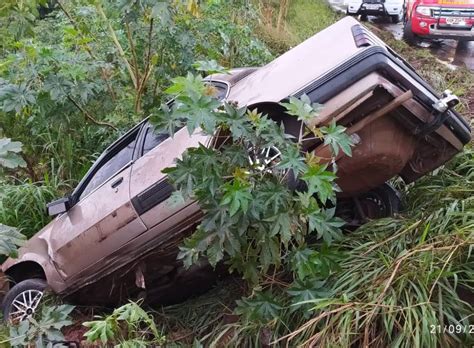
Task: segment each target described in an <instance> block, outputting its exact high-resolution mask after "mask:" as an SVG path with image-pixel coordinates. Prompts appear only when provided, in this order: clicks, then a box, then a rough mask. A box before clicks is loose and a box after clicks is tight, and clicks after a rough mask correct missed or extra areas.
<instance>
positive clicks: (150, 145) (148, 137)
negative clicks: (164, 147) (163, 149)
mask: <svg viewBox="0 0 474 348" xmlns="http://www.w3.org/2000/svg"><path fill="white" fill-rule="evenodd" d="M168 137H169V135H168V134H166V133H157V132H155V128H154V127H153V126H152V125H148V128H147V130H146V134H145V140H144V141H143V153H142V155H144V154H146V153H147V152H149V151H151V150H152V149H154V148H155V147H157V146H158V145H159V144H161V143H162V142H163V141H164V140H165V139H167V138H168Z"/></svg>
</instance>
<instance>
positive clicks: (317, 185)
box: [302, 164, 337, 204]
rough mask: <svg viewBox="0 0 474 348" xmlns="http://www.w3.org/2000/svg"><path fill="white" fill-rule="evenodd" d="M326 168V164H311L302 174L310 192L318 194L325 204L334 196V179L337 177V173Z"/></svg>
mask: <svg viewBox="0 0 474 348" xmlns="http://www.w3.org/2000/svg"><path fill="white" fill-rule="evenodd" d="M326 169H327V165H326V164H324V165H318V164H314V165H311V166H309V167H308V169H307V171H306V172H305V173H304V174H303V176H302V179H303V180H304V181H305V182H306V184H307V185H308V192H309V193H310V194H317V195H318V198H319V200H320V201H321V202H322V203H323V204H325V203H326V201H327V200H328V199H330V198H333V197H334V195H335V192H334V191H335V189H334V181H335V180H336V178H337V177H336V174H334V173H332V172H330V171H327V170H326Z"/></svg>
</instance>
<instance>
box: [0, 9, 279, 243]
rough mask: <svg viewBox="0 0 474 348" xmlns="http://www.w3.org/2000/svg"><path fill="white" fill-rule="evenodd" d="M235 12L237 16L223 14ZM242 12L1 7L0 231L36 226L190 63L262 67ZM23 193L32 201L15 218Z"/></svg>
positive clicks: (263, 56)
mask: <svg viewBox="0 0 474 348" xmlns="http://www.w3.org/2000/svg"><path fill="white" fill-rule="evenodd" d="M38 5H42V6H43V7H38ZM236 8H238V9H239V12H240V13H241V14H242V15H243V17H235V16H233V15H232V13H233V12H235V9H236ZM252 13H253V11H252V9H251V8H249V7H248V6H247V4H246V2H245V1H244V2H239V1H236V2H232V3H229V2H222V1H205V2H202V3H199V4H198V2H196V1H188V2H186V3H185V2H182V1H160V2H158V3H157V2H155V1H141V2H117V1H107V0H101V1H93V2H90V1H86V0H75V1H68V2H64V1H51V2H48V4H46V1H43V0H40V1H35V0H28V1H22V2H17V1H6V2H5V4H3V3H2V6H1V12H0V28H1V30H0V31H1V34H2V43H1V45H0V46H1V49H0V135H1V136H5V137H7V138H9V139H13V140H14V141H11V142H10V143H9V144H10V145H8V149H7V148H6V146H7V145H4V146H1V145H2V143H0V162H2V163H5V165H7V166H12V165H13V164H18V165H20V166H21V168H19V169H18V170H16V171H15V172H13V171H8V172H7V174H9V176H5V177H3V178H2V185H5V187H4V188H0V191H1V192H2V193H1V198H0V199H1V200H2V202H3V203H2V204H3V207H4V208H5V209H3V210H1V214H0V215H1V216H0V222H1V223H4V224H11V225H12V226H14V227H18V228H20V229H24V230H25V232H26V233H27V234H28V235H31V234H33V233H34V232H35V231H37V230H38V229H39V228H40V227H42V226H43V225H44V224H45V223H46V222H48V221H49V218H48V217H47V216H45V213H44V209H43V207H44V205H43V206H40V205H42V204H44V203H45V200H46V198H47V199H48V200H50V199H53V198H57V197H59V196H60V195H63V194H65V193H66V192H65V191H67V190H68V189H70V188H72V187H73V186H74V185H75V184H76V183H77V182H78V181H79V180H80V179H81V178H82V176H83V175H84V174H85V173H86V172H87V170H88V168H89V167H90V165H91V162H92V160H93V159H94V158H95V157H97V155H98V154H99V153H100V152H101V151H102V150H103V149H104V148H105V147H106V146H107V145H108V144H110V143H111V142H112V140H113V139H114V138H116V137H117V136H118V135H119V134H121V133H123V132H124V131H126V129H128V128H129V127H130V126H131V125H132V124H134V123H136V122H137V121H139V120H141V119H143V118H144V117H146V116H148V115H149V113H150V112H151V110H153V108H155V107H157V106H158V105H159V104H160V103H161V101H162V99H163V93H162V91H163V90H164V89H166V88H167V87H168V85H169V80H170V79H171V78H172V77H174V76H176V75H178V74H180V73H184V72H185V71H188V70H189V69H192V64H193V63H194V62H195V61H197V60H203V61H207V60H208V59H209V58H212V59H215V60H218V61H221V62H226V63H229V64H230V65H232V66H233V65H238V66H240V65H242V66H248V65H260V64H262V63H265V62H266V61H268V60H269V58H270V57H271V55H270V53H269V52H268V50H267V49H266V47H265V46H264V45H263V44H262V43H261V42H260V41H258V40H257V39H255V37H254V36H253V35H252V29H251V28H252V25H253V23H252V21H253V19H254V15H253V14H252ZM20 17H21V19H20ZM3 24H5V25H3ZM26 24H27V25H26ZM196 69H199V66H196ZM206 69H208V70H209V69H210V67H207V68H206ZM210 70H212V69H210ZM6 141H7V140H6V139H4V140H2V142H6ZM18 142H21V143H22V144H23V146H22V153H21V155H20V156H17V153H16V151H17V150H18V149H19V143H18ZM3 149H7V150H8V152H5V150H3ZM11 174H13V175H11ZM52 178H54V180H53V179H52ZM52 181H54V183H52ZM25 190H26V191H27V192H28V193H27V195H26V196H27V197H29V199H30V198H32V197H33V196H37V197H39V198H41V199H40V200H38V203H32V202H31V201H29V206H28V205H23V204H20V205H19V206H18V209H16V210H15V209H14V207H13V202H14V201H15V200H17V199H19V198H20V202H25V201H26V200H27V199H26V198H25V199H22V195H23V194H24V192H25ZM15 191H16V192H15ZM43 193H44V195H43ZM31 210H33V212H32V211H31Z"/></svg>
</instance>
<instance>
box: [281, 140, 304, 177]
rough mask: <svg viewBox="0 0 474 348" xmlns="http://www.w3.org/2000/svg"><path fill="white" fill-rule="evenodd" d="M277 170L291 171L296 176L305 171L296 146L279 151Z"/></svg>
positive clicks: (302, 158) (301, 157)
mask: <svg viewBox="0 0 474 348" xmlns="http://www.w3.org/2000/svg"><path fill="white" fill-rule="evenodd" d="M277 168H278V169H282V170H285V169H288V170H292V171H293V173H295V175H296V176H298V174H299V173H302V172H304V171H305V170H306V169H307V166H306V164H305V161H304V157H303V156H301V153H300V151H299V149H298V148H297V147H296V146H288V147H287V148H286V149H284V150H282V151H281V161H280V163H278V165H277Z"/></svg>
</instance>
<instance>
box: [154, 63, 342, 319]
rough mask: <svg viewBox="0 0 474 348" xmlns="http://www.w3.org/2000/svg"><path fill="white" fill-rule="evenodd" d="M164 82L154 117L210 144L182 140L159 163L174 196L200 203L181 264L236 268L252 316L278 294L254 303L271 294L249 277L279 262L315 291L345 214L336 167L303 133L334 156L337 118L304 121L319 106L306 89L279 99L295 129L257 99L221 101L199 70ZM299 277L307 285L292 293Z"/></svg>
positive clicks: (267, 275) (329, 264)
mask: <svg viewBox="0 0 474 348" xmlns="http://www.w3.org/2000/svg"><path fill="white" fill-rule="evenodd" d="M201 66H203V67H204V66H209V65H204V64H201ZM213 70H214V71H215V70H216V68H215V67H213ZM166 92H167V93H168V94H169V95H170V96H171V97H173V98H174V101H173V103H172V104H171V105H166V104H165V105H163V106H162V108H161V111H160V112H157V113H155V114H154V115H153V117H152V119H151V120H152V122H154V123H155V124H156V126H157V127H159V128H164V129H166V130H167V131H168V132H171V133H173V132H174V131H176V130H178V129H181V128H183V127H186V128H187V131H188V132H189V133H190V134H192V133H194V132H202V133H204V134H206V135H208V136H209V137H210V138H212V141H211V144H212V145H211V146H205V145H204V144H201V145H200V146H198V147H196V148H191V149H188V150H187V151H186V152H185V153H184V154H183V155H182V157H181V158H180V159H178V160H177V161H176V165H175V166H174V167H171V168H167V169H165V172H166V173H167V174H168V176H169V179H170V181H171V182H172V183H173V184H174V185H175V187H176V189H177V191H176V192H175V193H174V194H173V199H172V201H174V202H183V201H185V200H188V199H192V200H197V201H198V202H199V204H200V206H201V209H202V210H203V212H204V216H203V219H202V221H201V223H200V225H199V226H198V228H197V231H196V232H195V233H194V234H193V235H192V236H191V237H190V238H188V239H186V240H185V242H184V245H183V246H181V247H180V253H179V256H178V257H179V258H180V259H182V260H183V262H184V265H185V266H186V267H189V266H191V265H192V264H194V263H197V262H200V261H201V259H202V258H203V257H204V258H206V259H207V260H208V261H209V262H210V263H211V265H214V266H216V265H217V264H218V263H220V262H225V263H227V264H228V266H229V269H230V271H237V272H239V273H240V274H242V275H243V277H244V279H245V280H246V281H248V283H249V284H250V285H251V286H252V287H255V288H254V289H255V290H256V291H257V292H256V294H257V295H256V296H257V297H256V300H258V303H259V304H257V305H252V306H250V307H252V308H255V310H253V312H252V313H254V314H253V315H250V317H254V315H255V313H260V314H261V315H262V318H270V317H271V316H272V315H273V314H274V313H273V312H275V311H277V310H278V308H279V306H278V305H277V304H276V303H273V304H272V303H268V304H266V305H262V301H264V299H266V298H269V297H271V296H270V295H269V294H268V293H266V292H265V293H260V292H259V289H261V286H260V285H258V286H257V284H262V282H263V281H264V280H265V279H271V278H274V276H275V274H278V273H280V272H286V273H291V274H292V275H293V276H292V278H293V279H294V281H295V284H294V289H293V290H292V294H294V295H295V297H297V298H299V299H306V298H307V297H308V296H310V295H311V294H313V295H316V294H317V293H318V290H317V288H314V287H315V286H317V284H321V282H320V280H321V279H324V278H325V277H328V276H329V274H330V273H331V272H332V270H334V268H335V267H337V262H335V260H334V259H331V258H330V257H328V255H330V252H329V251H328V248H329V246H330V245H331V243H332V242H333V241H334V240H339V239H341V237H342V233H341V230H340V228H341V227H342V226H343V221H342V220H341V219H340V218H337V217H335V216H334V206H335V193H336V191H337V190H338V187H337V185H336V183H335V180H336V178H337V176H336V172H335V169H336V167H335V165H333V164H332V163H331V161H329V162H328V161H327V159H326V160H325V161H323V160H322V159H320V158H318V157H316V156H314V155H313V154H311V153H307V152H306V148H307V146H306V143H307V142H309V141H313V142H314V140H315V139H316V140H317V141H319V142H320V143H321V144H323V145H324V144H326V145H327V146H328V147H330V149H331V151H332V153H333V158H334V156H336V154H338V153H339V151H340V150H342V151H343V152H344V153H346V154H347V155H351V148H350V145H351V139H350V137H349V136H348V135H346V134H345V133H344V132H343V131H344V128H343V127H342V126H336V125H334V124H333V125H330V126H327V127H324V128H312V129H311V128H308V127H307V126H306V123H305V122H306V121H309V120H311V119H312V118H314V117H317V115H318V112H319V110H320V108H321V106H320V105H318V104H312V103H311V102H310V101H309V98H308V97H307V96H303V97H302V98H301V99H296V98H290V100H289V101H288V102H287V103H283V104H282V106H283V107H284V108H285V109H286V117H288V118H289V119H291V122H297V123H298V125H299V132H297V134H288V133H287V132H286V131H285V127H284V125H283V124H278V123H277V122H275V121H274V120H272V118H271V117H270V116H268V115H265V114H263V113H261V112H259V110H258V109H257V108H251V109H248V108H246V107H238V106H236V105H234V104H232V103H228V102H224V103H221V102H220V101H218V100H217V99H216V98H215V97H214V91H213V88H212V86H210V85H208V84H207V83H206V82H205V81H204V80H203V79H202V78H201V77H200V76H199V75H193V74H191V73H189V74H188V75H187V76H186V77H178V78H176V79H174V80H173V85H172V86H171V87H170V88H168V89H167V91H166ZM183 131H185V130H183ZM309 238H313V239H316V240H320V241H321V242H320V244H319V245H320V247H319V250H318V247H316V248H309V247H308V246H307V241H308V239H309ZM308 284H309V285H308ZM311 284H312V285H311ZM305 285H307V286H308V288H309V289H308V292H307V295H304V294H300V295H299V296H298V289H301V288H302V287H303V286H305ZM319 287H321V286H320V285H319ZM313 288H314V289H313ZM313 290H314V291H313ZM300 292H301V291H300ZM262 299H263V300H262ZM249 301H250V302H249ZM251 301H253V300H248V301H244V302H242V303H241V304H247V305H250V303H251ZM271 313H273V314H271Z"/></svg>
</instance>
